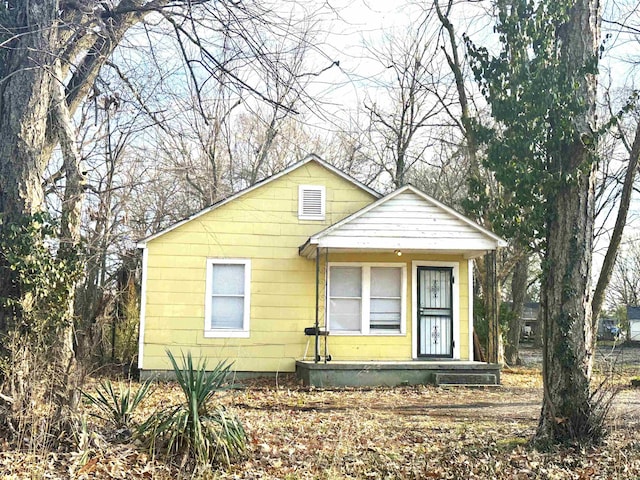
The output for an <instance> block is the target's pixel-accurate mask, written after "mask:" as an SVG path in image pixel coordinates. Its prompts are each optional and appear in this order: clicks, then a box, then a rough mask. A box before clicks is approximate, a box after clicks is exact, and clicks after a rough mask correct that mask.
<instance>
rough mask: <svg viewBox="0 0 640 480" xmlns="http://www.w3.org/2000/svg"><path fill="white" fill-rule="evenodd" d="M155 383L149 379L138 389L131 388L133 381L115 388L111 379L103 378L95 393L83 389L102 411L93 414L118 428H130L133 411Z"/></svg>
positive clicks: (84, 393)
mask: <svg viewBox="0 0 640 480" xmlns="http://www.w3.org/2000/svg"><path fill="white" fill-rule="evenodd" d="M152 383H153V381H152V379H147V380H146V381H145V382H144V383H143V384H142V385H140V388H138V389H137V390H136V391H133V390H132V389H131V383H129V386H127V387H126V388H124V389H123V388H122V387H121V386H118V388H117V389H116V388H114V387H113V384H112V383H111V381H110V380H109V379H106V380H103V381H101V382H100V383H99V385H98V387H97V388H96V393H95V395H92V394H90V393H87V392H85V391H82V395H83V396H84V397H85V398H86V399H87V400H89V402H91V404H93V405H95V406H96V407H98V409H99V410H100V413H94V414H93V415H94V416H96V417H98V418H101V419H103V420H105V421H107V422H110V423H111V424H113V425H114V426H115V427H116V428H126V429H130V428H132V427H133V426H134V425H133V424H132V416H133V412H134V411H135V410H136V408H138V405H140V403H142V401H143V400H144V399H145V397H146V396H147V393H148V392H149V388H150V387H151V384H152Z"/></svg>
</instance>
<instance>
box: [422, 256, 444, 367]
mask: <svg viewBox="0 0 640 480" xmlns="http://www.w3.org/2000/svg"><path fill="white" fill-rule="evenodd" d="M452 283H453V269H452V268H450V267H418V285H417V288H418V301H417V305H418V312H417V318H418V356H419V357H449V358H453V295H452V288H451V286H452Z"/></svg>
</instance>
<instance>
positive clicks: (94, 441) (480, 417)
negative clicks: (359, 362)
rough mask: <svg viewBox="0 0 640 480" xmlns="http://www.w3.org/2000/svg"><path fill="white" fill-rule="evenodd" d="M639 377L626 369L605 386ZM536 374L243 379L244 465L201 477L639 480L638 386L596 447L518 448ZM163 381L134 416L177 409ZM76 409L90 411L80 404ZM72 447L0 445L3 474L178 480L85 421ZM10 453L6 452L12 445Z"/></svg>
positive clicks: (528, 430)
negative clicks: (405, 379)
mask: <svg viewBox="0 0 640 480" xmlns="http://www.w3.org/2000/svg"><path fill="white" fill-rule="evenodd" d="M638 373H640V366H639V365H637V364H636V365H635V366H634V365H628V366H627V367H626V368H625V369H624V370H623V371H621V373H619V374H616V375H617V377H616V378H618V380H617V381H616V383H619V384H624V383H625V382H627V383H628V380H629V378H630V376H633V375H638ZM541 396H542V390H541V379H540V373H539V370H538V369H536V368H531V367H529V368H518V369H511V370H507V371H505V372H504V373H503V386H502V387H500V388H497V389H496V388H494V389H489V388H487V389H475V388H474V389H472V388H447V389H445V388H436V387H403V388H384V389H369V390H362V389H346V390H314V389H306V388H302V387H300V386H299V385H298V384H297V382H296V381H295V380H294V379H293V378H291V377H286V378H285V379H284V380H283V379H282V377H281V378H280V379H279V382H278V384H277V386H276V384H275V382H274V380H273V379H271V380H259V381H252V382H250V383H249V384H248V385H247V388H245V389H243V390H235V391H230V392H227V393H226V394H225V396H224V397H223V402H224V403H225V404H226V405H228V406H229V407H230V408H232V409H233V410H234V411H235V412H236V413H237V414H238V415H239V417H240V419H241V420H242V422H243V423H244V425H245V428H246V431H247V433H248V434H249V437H250V445H249V453H248V455H247V457H246V459H245V460H244V461H242V462H239V463H237V464H236V465H233V466H231V467H229V468H224V469H219V470H216V469H212V470H210V471H208V472H201V473H200V474H199V476H200V477H202V478H240V479H253V478H255V479H258V478H260V479H262V478H273V479H276V478H278V479H340V478H362V479H377V478H380V479H382V478H389V479H391V478H403V479H404V478H408V479H428V478H442V479H445V478H451V479H459V478H464V479H474V478H482V479H533V478H544V479H553V478H558V479H564V478H567V479H598V478H602V479H615V478H621V479H622V478H629V479H633V478H640V438H639V437H637V431H638V429H639V428H640V390H636V389H630V388H626V389H623V390H622V391H621V393H620V395H619V396H618V397H617V399H616V401H615V407H614V409H613V411H612V413H611V416H610V419H609V428H610V435H609V436H608V438H607V440H606V442H605V443H604V444H603V445H601V446H598V447H579V446H574V447H564V448H558V449H556V450H555V451H552V452H546V453H542V452H538V451H535V450H533V449H531V448H530V447H529V446H528V441H529V439H530V438H531V437H532V435H533V433H534V431H535V428H536V426H537V420H538V413H539V409H540V402H541ZM178 398H179V392H178V389H177V387H176V386H175V385H163V386H162V387H161V388H156V390H155V391H154V392H153V393H152V395H151V397H150V398H149V399H148V400H147V402H145V404H144V407H143V408H142V409H141V410H140V411H139V412H137V415H138V418H139V419H142V418H144V417H145V416H146V415H148V414H149V413H151V412H152V411H153V410H154V409H155V408H157V407H159V406H161V405H162V406H166V405H167V404H168V403H172V402H177V401H178ZM85 408H86V411H85V414H87V413H90V407H89V406H88V405H87V406H85ZM88 419H89V431H90V433H89V434H88V436H86V437H85V443H84V445H85V448H84V449H83V451H81V452H69V453H55V454H53V453H50V454H47V455H42V454H41V455H36V454H34V453H33V452H31V453H29V454H26V453H24V451H23V452H17V451H16V450H15V447H14V446H9V445H4V446H0V447H4V448H0V450H3V453H0V474H1V475H3V478H16V479H17V478H20V479H23V478H123V479H124V478H126V479H129V478H131V479H150V478H158V479H174V478H190V477H191V475H190V474H189V473H187V472H185V470H184V469H179V468H177V467H175V466H172V465H167V464H166V463H164V462H163V461H162V459H152V458H150V456H149V455H148V454H147V453H145V452H142V451H140V449H139V447H138V446H136V445H133V444H126V443H125V444H116V443H110V442H107V441H106V440H105V439H107V438H110V437H111V436H112V435H113V432H110V431H109V427H108V425H105V424H102V423H99V421H98V420H97V419H93V418H91V417H88ZM12 448H13V450H12Z"/></svg>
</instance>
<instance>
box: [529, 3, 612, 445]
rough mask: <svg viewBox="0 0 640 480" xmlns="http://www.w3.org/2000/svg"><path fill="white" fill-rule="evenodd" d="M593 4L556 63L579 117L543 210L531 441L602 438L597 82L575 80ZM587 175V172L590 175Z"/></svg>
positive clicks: (568, 32) (564, 30)
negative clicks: (537, 381) (536, 419)
mask: <svg viewBox="0 0 640 480" xmlns="http://www.w3.org/2000/svg"><path fill="white" fill-rule="evenodd" d="M598 7H599V3H598V2H597V0H577V1H576V2H575V3H574V4H573V6H572V8H571V10H570V12H569V20H568V21H567V23H566V24H564V25H562V26H561V27H560V28H559V31H558V35H559V39H560V42H561V44H560V45H561V60H562V64H563V65H564V66H565V68H566V69H567V72H568V74H567V78H571V79H574V81H575V82H576V83H577V86H576V87H577V88H576V95H577V96H578V98H580V99H581V101H582V102H583V103H582V105H583V107H582V114H580V115H576V116H575V118H572V121H573V122H574V126H575V129H576V134H575V135H574V136H573V138H570V139H567V141H566V143H565V145H564V148H563V149H562V151H561V153H560V155H559V158H556V159H555V164H554V167H555V169H556V171H557V172H558V173H559V174H560V175H559V176H558V178H559V180H558V186H557V188H556V189H555V190H554V192H553V193H552V194H550V196H549V198H548V200H547V203H548V206H547V215H548V217H547V251H546V255H545V258H544V263H543V278H542V285H543V288H542V292H541V297H542V318H543V324H544V332H545V342H544V346H543V386H544V398H543V404H542V411H541V414H540V423H539V426H538V431H537V433H536V440H537V441H538V442H539V443H541V444H549V443H559V442H564V441H567V440H582V441H593V440H597V439H598V438H599V436H600V435H601V433H602V432H601V430H600V427H601V425H600V424H599V418H598V414H597V412H596V410H595V406H594V404H593V401H592V397H591V391H590V381H591V370H592V362H593V341H592V335H593V332H592V322H591V298H590V294H591V285H590V279H591V260H592V258H591V255H592V247H593V223H594V183H595V163H596V162H595V161H594V153H593V147H594V145H593V143H594V136H595V134H594V132H595V130H596V127H595V101H596V86H597V79H596V75H595V74H592V73H589V74H586V75H585V74H583V73H580V72H582V71H583V69H584V68H585V66H586V65H588V64H589V63H590V62H593V61H596V60H597V48H598V46H599V28H598V20H599V18H598V15H599V11H598ZM589 167H591V168H589Z"/></svg>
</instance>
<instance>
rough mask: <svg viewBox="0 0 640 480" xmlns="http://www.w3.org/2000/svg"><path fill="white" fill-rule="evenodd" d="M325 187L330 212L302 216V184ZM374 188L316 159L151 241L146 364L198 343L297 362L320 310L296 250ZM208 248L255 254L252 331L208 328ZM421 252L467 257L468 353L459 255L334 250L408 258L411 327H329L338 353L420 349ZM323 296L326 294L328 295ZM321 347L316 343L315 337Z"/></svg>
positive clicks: (202, 352) (361, 257)
mask: <svg viewBox="0 0 640 480" xmlns="http://www.w3.org/2000/svg"><path fill="white" fill-rule="evenodd" d="M301 184H304V185H324V186H325V187H326V197H327V204H326V212H327V214H326V219H325V220H324V221H300V220H298V185H301ZM373 200H374V198H373V197H372V196H371V195H370V194H369V193H367V192H365V191H363V190H361V189H359V188H357V187H356V186H354V185H353V184H352V183H350V182H348V181H347V180H345V179H343V178H342V177H340V176H338V175H336V174H334V173H332V172H330V171H328V170H327V169H325V168H324V167H322V166H321V165H319V164H316V163H314V162H310V163H307V164H306V165H304V166H302V167H300V168H298V169H296V170H294V171H292V172H290V173H289V174H287V175H284V176H282V177H280V178H278V179H276V180H273V181H271V182H269V183H267V184H265V185H263V186H261V187H259V188H257V189H255V190H253V191H251V192H248V193H247V194H245V195H243V196H241V197H238V198H237V199H235V200H233V201H231V202H229V203H228V204H226V205H223V206H221V207H219V208H217V209H214V210H213V211H211V212H209V213H207V214H205V215H202V216H200V217H198V218H196V219H194V220H192V221H190V222H187V223H185V224H183V225H181V226H180V227H178V228H176V229H175V230H173V231H170V232H167V233H166V234H164V235H162V236H160V237H158V238H156V239H154V240H152V241H150V242H149V243H148V244H147V249H148V261H147V283H146V295H147V301H146V318H145V329H144V340H143V341H144V358H143V368H144V369H147V370H156V369H158V370H163V369H168V368H169V363H168V361H167V358H166V354H165V349H166V348H170V349H171V350H172V351H173V352H174V354H177V355H179V354H180V352H181V351H182V352H186V351H189V350H190V351H191V352H192V353H193V354H194V355H196V356H204V357H207V358H208V359H209V364H210V365H213V364H215V363H216V362H217V361H219V360H223V359H229V360H232V361H234V362H235V365H234V368H235V369H237V370H239V371H265V372H266V371H271V372H278V371H279V372H291V371H294V369H295V361H296V360H299V359H301V358H302V356H303V354H304V352H305V347H306V346H307V341H308V340H309V339H310V337H305V336H304V334H303V331H304V328H305V327H308V326H311V325H313V322H314V319H315V312H314V307H315V262H314V261H312V260H308V259H305V258H302V257H300V256H299V255H298V247H299V246H300V245H302V244H303V243H304V242H305V241H306V240H307V238H309V237H310V236H311V235H312V234H315V233H317V232H318V231H320V230H322V229H324V228H326V227H327V226H329V225H331V224H333V223H335V222H337V221H339V220H341V219H342V218H344V217H345V216H347V215H350V214H351V213H353V212H355V211H357V210H359V209H361V208H362V207H364V206H366V205H368V204H370V203H371V202H372V201H373ZM207 258H250V259H251V310H250V337H249V338H205V337H204V326H205V318H204V308H205V277H206V260H207ZM413 260H438V261H456V262H459V275H458V276H459V278H457V279H456V281H457V282H459V289H460V317H461V318H460V338H459V341H460V351H461V358H462V359H467V358H468V339H469V335H468V332H469V330H468V313H469V305H468V301H469V299H468V275H467V261H466V260H465V259H463V258H461V257H446V256H438V257H435V256H425V255H403V256H402V257H400V258H399V257H397V256H395V255H392V254H382V253H377V254H373V253H369V254H358V255H355V254H340V255H338V254H332V253H330V255H329V261H330V262H332V261H358V262H393V263H399V261H400V262H406V264H407V290H408V291H407V334H406V335H386V336H382V335H376V336H373V335H371V336H337V335H335V336H330V337H329V352H330V353H331V355H332V356H333V358H334V359H336V360H409V359H411V358H412V350H411V348H412V331H413V324H412V308H411V298H412V289H413V288H412V282H411V262H412V261H413ZM322 303H324V302H322ZM309 352H310V353H311V354H312V352H313V344H312V343H311V345H310V346H309Z"/></svg>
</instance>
